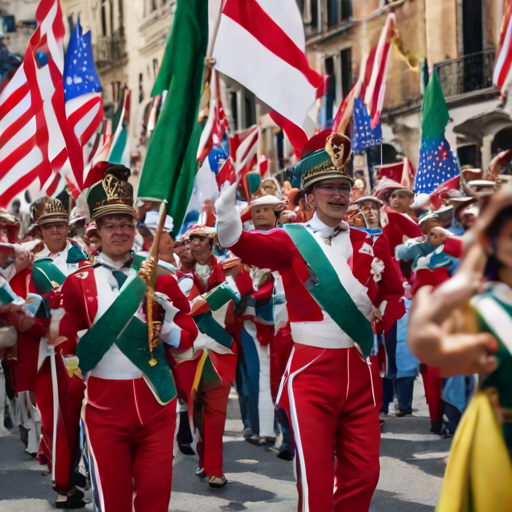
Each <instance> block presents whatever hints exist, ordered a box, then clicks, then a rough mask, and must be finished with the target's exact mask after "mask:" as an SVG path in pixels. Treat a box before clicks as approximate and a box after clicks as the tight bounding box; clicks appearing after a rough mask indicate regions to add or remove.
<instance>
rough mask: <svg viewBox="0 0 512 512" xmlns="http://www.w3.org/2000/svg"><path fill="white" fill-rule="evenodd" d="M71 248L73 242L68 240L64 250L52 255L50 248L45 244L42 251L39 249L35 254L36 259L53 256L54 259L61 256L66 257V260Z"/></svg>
mask: <svg viewBox="0 0 512 512" xmlns="http://www.w3.org/2000/svg"><path fill="white" fill-rule="evenodd" d="M69 249H71V242H70V241H69V240H68V241H67V242H66V247H65V248H64V250H63V251H61V252H58V253H57V254H53V255H52V256H50V254H51V252H50V249H48V247H47V246H46V245H45V246H44V249H43V250H42V251H39V252H38V253H37V254H36V255H35V259H36V260H38V259H40V258H52V259H55V258H58V257H59V256H60V257H62V258H64V261H66V260H67V257H68V252H69Z"/></svg>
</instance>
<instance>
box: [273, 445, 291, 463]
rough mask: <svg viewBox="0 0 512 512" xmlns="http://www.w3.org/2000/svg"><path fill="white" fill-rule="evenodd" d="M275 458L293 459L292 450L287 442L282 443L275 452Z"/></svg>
mask: <svg viewBox="0 0 512 512" xmlns="http://www.w3.org/2000/svg"><path fill="white" fill-rule="evenodd" d="M277 458H278V459H281V460H289V461H291V460H293V451H292V450H290V445H289V444H288V443H283V444H282V445H281V448H279V453H278V454H277Z"/></svg>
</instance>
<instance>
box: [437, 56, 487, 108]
mask: <svg viewBox="0 0 512 512" xmlns="http://www.w3.org/2000/svg"><path fill="white" fill-rule="evenodd" d="M495 57H496V51H495V50H494V48H493V49H491V50H485V51H483V52H480V53H473V54H471V55H464V56H463V57H459V58H458V59H453V60H445V61H443V62H439V63H437V64H434V69H435V70H436V71H437V75H438V77H439V81H440V82H441V87H442V88H443V92H444V96H445V98H446V100H447V101H448V102H450V103H451V102H456V101H458V100H463V99H467V98H468V97H474V96H481V95H482V96H485V95H491V96H495V95H496V94H497V89H495V88H494V86H493V83H492V73H493V69H494V60H495Z"/></svg>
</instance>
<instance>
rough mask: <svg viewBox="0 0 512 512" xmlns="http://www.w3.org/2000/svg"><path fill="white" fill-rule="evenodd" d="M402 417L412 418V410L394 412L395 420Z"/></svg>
mask: <svg viewBox="0 0 512 512" xmlns="http://www.w3.org/2000/svg"><path fill="white" fill-rule="evenodd" d="M404 416H412V408H409V409H398V410H397V411H396V417H397V418H403V417H404Z"/></svg>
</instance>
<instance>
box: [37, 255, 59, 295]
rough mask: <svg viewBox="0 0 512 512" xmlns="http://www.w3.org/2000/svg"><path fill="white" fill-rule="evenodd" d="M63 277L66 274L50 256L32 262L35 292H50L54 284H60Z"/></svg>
mask: <svg viewBox="0 0 512 512" xmlns="http://www.w3.org/2000/svg"><path fill="white" fill-rule="evenodd" d="M65 279H66V276H65V275H64V274H63V273H62V272H61V270H60V269H59V268H58V267H57V266H56V265H55V264H54V263H53V260H52V259H51V258H40V259H38V260H36V261H35V262H34V266H33V267H32V281H33V283H34V286H35V287H36V290H37V293H39V294H41V295H45V294H47V293H50V292H51V291H52V290H53V289H54V288H55V287H56V286H61V285H62V284H63V283H64V280H65Z"/></svg>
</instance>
